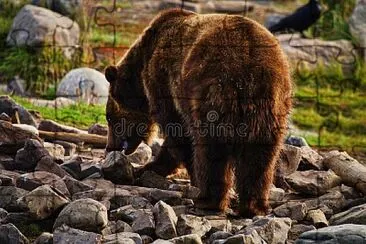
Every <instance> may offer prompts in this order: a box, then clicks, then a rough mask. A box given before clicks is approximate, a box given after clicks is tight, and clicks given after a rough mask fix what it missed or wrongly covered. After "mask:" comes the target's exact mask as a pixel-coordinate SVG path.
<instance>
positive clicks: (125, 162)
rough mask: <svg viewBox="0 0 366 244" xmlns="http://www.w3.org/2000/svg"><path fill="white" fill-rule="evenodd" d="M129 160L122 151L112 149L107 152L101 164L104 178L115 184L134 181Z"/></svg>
mask: <svg viewBox="0 0 366 244" xmlns="http://www.w3.org/2000/svg"><path fill="white" fill-rule="evenodd" d="M131 163H132V162H131V160H130V159H129V157H128V156H126V155H125V154H124V153H123V152H118V151H113V152H110V153H108V154H107V157H106V159H105V161H104V162H103V164H102V169H103V174H104V178H105V179H107V180H110V181H112V182H113V183H115V184H121V185H125V184H132V183H133V182H134V176H133V166H132V164H131Z"/></svg>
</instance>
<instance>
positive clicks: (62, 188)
mask: <svg viewBox="0 0 366 244" xmlns="http://www.w3.org/2000/svg"><path fill="white" fill-rule="evenodd" d="M16 184H17V187H20V188H23V189H25V190H28V191H32V190H34V189H36V188H37V187H39V186H41V185H50V186H52V187H54V188H56V189H57V190H58V191H59V192H60V193H61V194H63V195H64V196H66V197H70V192H69V190H68V189H67V187H66V185H65V183H64V182H63V180H62V178H60V177H59V176H57V175H55V174H52V173H49V172H46V171H35V172H32V173H26V174H22V175H21V176H19V178H18V179H17V181H16Z"/></svg>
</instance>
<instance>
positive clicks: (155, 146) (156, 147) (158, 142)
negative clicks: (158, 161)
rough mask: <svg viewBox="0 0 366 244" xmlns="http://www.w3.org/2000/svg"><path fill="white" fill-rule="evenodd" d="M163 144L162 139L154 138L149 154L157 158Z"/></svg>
mask: <svg viewBox="0 0 366 244" xmlns="http://www.w3.org/2000/svg"><path fill="white" fill-rule="evenodd" d="M163 143H164V139H162V138H154V139H153V141H152V144H151V146H150V147H151V152H152V156H158V155H159V153H160V150H161V147H162V145H163Z"/></svg>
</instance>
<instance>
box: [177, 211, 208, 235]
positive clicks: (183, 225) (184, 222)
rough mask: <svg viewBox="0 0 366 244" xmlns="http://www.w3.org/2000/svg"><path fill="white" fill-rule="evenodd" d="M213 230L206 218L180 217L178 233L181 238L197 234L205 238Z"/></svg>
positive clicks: (187, 215) (186, 215) (183, 215)
mask: <svg viewBox="0 0 366 244" xmlns="http://www.w3.org/2000/svg"><path fill="white" fill-rule="evenodd" d="M210 229H211V225H210V222H208V220H207V219H206V218H204V217H197V216H194V215H189V214H182V215H180V216H179V217H178V222H177V233H178V235H179V236H182V235H189V234H197V235H198V236H200V237H202V236H204V235H205V234H206V233H207V232H208V231H209V230H210Z"/></svg>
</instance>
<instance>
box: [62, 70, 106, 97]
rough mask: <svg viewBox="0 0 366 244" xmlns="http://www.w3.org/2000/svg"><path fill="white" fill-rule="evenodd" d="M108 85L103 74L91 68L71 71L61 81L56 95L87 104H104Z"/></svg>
mask: <svg viewBox="0 0 366 244" xmlns="http://www.w3.org/2000/svg"><path fill="white" fill-rule="evenodd" d="M108 91H109V83H108V81H107V80H106V78H105V76H104V74H102V73H101V72H99V71H97V70H94V69H91V68H78V69H74V70H71V71H70V72H69V73H67V74H66V76H65V77H64V78H63V79H62V80H61V82H60V84H59V85H58V87H57V91H56V95H57V96H60V97H68V98H71V99H74V100H81V101H84V102H86V103H88V104H90V103H93V104H95V103H98V104H105V103H106V102H107V98H108Z"/></svg>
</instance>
